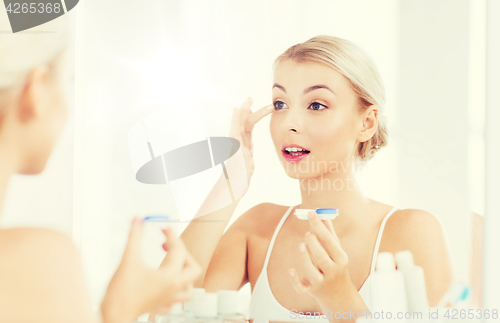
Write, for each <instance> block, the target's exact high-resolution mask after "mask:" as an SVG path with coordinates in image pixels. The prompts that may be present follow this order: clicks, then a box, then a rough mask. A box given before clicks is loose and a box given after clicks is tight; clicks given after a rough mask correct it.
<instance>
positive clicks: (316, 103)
mask: <svg viewBox="0 0 500 323" xmlns="http://www.w3.org/2000/svg"><path fill="white" fill-rule="evenodd" d="M310 107H311V108H312V109H313V110H324V109H328V108H327V107H326V106H324V105H323V104H320V103H318V102H314V103H313V104H311V105H310ZM321 107H323V108H321Z"/></svg>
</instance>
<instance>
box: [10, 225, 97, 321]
mask: <svg viewBox="0 0 500 323" xmlns="http://www.w3.org/2000/svg"><path fill="white" fill-rule="evenodd" d="M0 286H1V287H0V308H1V309H2V310H1V311H0V322H18V323H24V322H26V323H28V322H38V323H67V322H74V323H94V322H95V316H94V315H93V313H92V307H91V302H90V299H89V296H88V293H87V289H86V287H85V280H84V275H83V270H82V264H81V262H80V257H79V253H78V250H77V248H76V246H75V245H74V244H73V242H72V241H71V240H70V238H68V237H66V236H65V235H64V234H62V233H59V232H57V231H53V230H48V229H21V228H16V229H7V230H1V231H0Z"/></svg>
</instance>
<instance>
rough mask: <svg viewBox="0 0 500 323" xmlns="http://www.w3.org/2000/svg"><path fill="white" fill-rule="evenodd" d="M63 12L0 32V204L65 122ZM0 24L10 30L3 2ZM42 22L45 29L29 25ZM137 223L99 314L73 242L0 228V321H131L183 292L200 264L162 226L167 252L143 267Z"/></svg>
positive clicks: (37, 166) (38, 167)
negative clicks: (25, 28) (23, 29)
mask: <svg viewBox="0 0 500 323" xmlns="http://www.w3.org/2000/svg"><path fill="white" fill-rule="evenodd" d="M64 20H65V19H64V16H63V17H59V18H57V19H56V20H53V21H51V22H49V23H47V24H44V25H43V26H40V27H37V28H33V29H30V33H19V34H12V33H11V34H0V209H1V206H2V202H3V198H4V194H5V191H6V188H7V184H8V182H9V179H10V177H11V176H12V175H13V174H15V173H19V174H38V173H40V172H42V171H43V169H44V168H45V164H46V162H47V159H48V158H49V155H50V153H51V151H52V148H53V146H54V144H55V142H56V139H57V137H58V136H59V134H60V132H61V130H62V128H63V125H64V123H65V119H66V112H67V107H66V102H65V100H64V95H63V90H62V86H63V85H64V83H65V82H66V78H65V77H63V76H64V75H65V67H64V65H63V58H64V53H65V49H64V48H65V46H66V43H67V39H66V38H67V37H66V36H65V31H66V28H65V24H66V23H65V22H64ZM37 29H38V30H37ZM0 30H10V26H9V25H8V19H7V15H6V12H5V11H4V10H0ZM46 30H50V31H51V32H50V33H46V32H45V33H44V32H37V31H46ZM26 199H27V200H28V199H29V196H27V197H26ZM142 226H143V225H142V220H141V219H140V218H138V217H136V218H135V220H134V222H133V224H132V228H131V230H130V234H129V238H128V242H127V247H126V249H125V253H124V255H123V258H122V261H121V263H120V265H119V267H118V269H117V271H116V273H115V275H114V276H113V278H112V280H111V282H110V284H109V286H108V289H107V292H106V295H105V297H104V300H103V302H102V305H101V310H100V314H101V315H100V316H101V317H100V318H96V317H94V316H93V314H92V308H91V304H90V298H89V295H88V293H87V290H86V287H85V285H84V276H83V270H82V266H81V262H80V259H79V254H78V250H77V248H76V246H75V245H74V244H73V243H72V241H71V239H70V238H69V237H67V236H66V235H64V234H62V233H59V232H57V231H53V230H49V229H35V228H14V229H0V322H18V323H28V322H38V323H68V322H75V323H76V322H78V323H91V322H92V323H96V322H97V321H98V320H99V319H102V321H103V322H104V323H131V322H134V321H135V320H136V319H137V316H139V315H141V314H143V313H148V312H151V311H158V312H163V311H165V308H168V306H169V305H170V304H172V303H173V302H177V301H184V300H187V299H189V298H190V297H191V295H190V293H191V287H192V284H193V282H194V280H195V279H196V278H197V277H198V275H199V274H200V273H201V268H200V267H199V265H198V264H197V263H196V262H195V261H194V259H193V258H192V256H191V255H190V254H189V253H188V252H187V250H186V248H185V246H184V244H183V243H182V241H181V240H179V239H178V238H176V236H175V234H174V232H173V231H172V230H171V229H167V230H166V231H164V233H165V235H166V237H167V242H166V243H165V244H164V248H165V249H166V250H168V251H169V252H168V253H167V256H166V258H168V259H165V262H164V263H163V264H162V266H161V267H160V268H159V269H158V270H153V269H150V268H149V267H146V266H145V265H144V264H143V263H142V260H141V254H140V249H141V248H140V241H141V235H142Z"/></svg>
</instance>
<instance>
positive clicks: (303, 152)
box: [283, 147, 310, 156]
mask: <svg viewBox="0 0 500 323" xmlns="http://www.w3.org/2000/svg"><path fill="white" fill-rule="evenodd" d="M283 152H284V153H285V154H287V155H290V156H302V155H307V154H309V153H310V151H309V150H307V149H302V148H295V147H294V148H285V149H283Z"/></svg>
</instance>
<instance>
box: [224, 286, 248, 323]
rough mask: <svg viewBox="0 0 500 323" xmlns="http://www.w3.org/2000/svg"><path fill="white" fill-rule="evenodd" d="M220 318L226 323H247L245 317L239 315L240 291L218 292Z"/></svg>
mask: <svg viewBox="0 0 500 323" xmlns="http://www.w3.org/2000/svg"><path fill="white" fill-rule="evenodd" d="M217 313H218V317H219V318H220V319H221V320H222V322H225V323H245V322H246V321H247V319H246V317H245V315H243V314H240V313H238V291H235V290H219V291H217Z"/></svg>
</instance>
